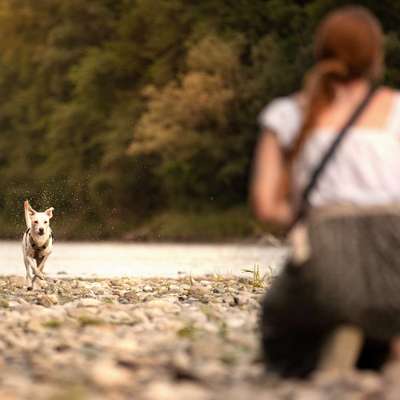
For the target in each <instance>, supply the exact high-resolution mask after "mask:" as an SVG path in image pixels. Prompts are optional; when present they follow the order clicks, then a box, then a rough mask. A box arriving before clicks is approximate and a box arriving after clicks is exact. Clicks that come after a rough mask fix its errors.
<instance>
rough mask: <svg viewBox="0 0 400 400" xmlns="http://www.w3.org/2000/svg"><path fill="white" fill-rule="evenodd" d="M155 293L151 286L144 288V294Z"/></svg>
mask: <svg viewBox="0 0 400 400" xmlns="http://www.w3.org/2000/svg"><path fill="white" fill-rule="evenodd" d="M152 291H153V288H152V287H151V286H149V285H146V286H145V287H144V288H143V292H152Z"/></svg>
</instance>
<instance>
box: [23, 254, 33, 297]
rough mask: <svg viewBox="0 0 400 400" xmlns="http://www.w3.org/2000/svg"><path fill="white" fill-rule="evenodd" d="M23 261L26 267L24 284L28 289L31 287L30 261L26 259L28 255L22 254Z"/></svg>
mask: <svg viewBox="0 0 400 400" xmlns="http://www.w3.org/2000/svg"><path fill="white" fill-rule="evenodd" d="M24 263H25V269H26V284H27V286H28V289H29V288H30V287H32V274H31V268H32V267H31V261H30V260H29V259H28V256H24Z"/></svg>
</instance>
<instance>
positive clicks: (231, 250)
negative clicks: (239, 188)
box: [0, 241, 287, 278]
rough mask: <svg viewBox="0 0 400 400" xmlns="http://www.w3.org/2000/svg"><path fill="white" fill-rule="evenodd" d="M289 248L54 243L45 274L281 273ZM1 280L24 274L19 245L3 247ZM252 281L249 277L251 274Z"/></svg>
mask: <svg viewBox="0 0 400 400" xmlns="http://www.w3.org/2000/svg"><path fill="white" fill-rule="evenodd" d="M286 253H287V251H286V249H284V248H277V247H266V246H261V245H242V244H218V245H214V244H158V243H157V244H152V243H146V244H132V243H110V242H106V243H68V242H64V243H63V242H56V243H55V246H54V249H53V254H52V255H51V256H50V258H49V260H48V263H47V265H46V268H45V272H46V273H47V275H49V276H53V277H56V276H58V277H61V276H66V277H86V278H88V277H121V276H129V277H155V276H160V277H176V276H179V275H182V274H183V275H185V274H186V275H187V274H191V275H193V276H196V275H203V274H210V273H211V274H213V273H216V274H234V275H242V276H246V273H245V272H243V269H252V268H254V266H256V265H257V266H258V267H259V269H260V271H261V272H268V271H269V270H270V268H271V269H272V271H273V272H277V271H278V270H279V267H280V266H281V265H282V263H283V262H284V260H285V257H286ZM0 259H1V264H0V275H24V274H25V267H24V263H23V258H22V250H21V244H20V243H18V242H7V241H3V242H0ZM247 276H248V274H247Z"/></svg>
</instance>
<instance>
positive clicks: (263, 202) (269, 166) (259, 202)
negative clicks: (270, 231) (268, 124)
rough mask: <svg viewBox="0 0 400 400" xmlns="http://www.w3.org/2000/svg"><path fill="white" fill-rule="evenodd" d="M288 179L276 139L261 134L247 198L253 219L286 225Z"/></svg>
mask: <svg viewBox="0 0 400 400" xmlns="http://www.w3.org/2000/svg"><path fill="white" fill-rule="evenodd" d="M288 197H289V178H288V168H287V165H286V163H285V157H284V154H283V151H282V148H281V146H280V145H279V143H278V140H277V138H276V137H275V135H274V134H273V133H271V132H268V131H267V132H265V133H264V134H263V135H262V136H261V139H260V142H259V144H258V146H257V151H256V157H255V161H254V170H253V179H252V184H251V198H252V203H253V208H254V211H255V213H256V215H257V217H258V218H259V219H260V220H262V221H264V222H274V223H279V224H282V225H288V224H290V222H291V220H292V207H291V205H290V202H289V198H288Z"/></svg>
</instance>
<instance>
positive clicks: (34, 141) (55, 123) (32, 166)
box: [0, 0, 400, 236]
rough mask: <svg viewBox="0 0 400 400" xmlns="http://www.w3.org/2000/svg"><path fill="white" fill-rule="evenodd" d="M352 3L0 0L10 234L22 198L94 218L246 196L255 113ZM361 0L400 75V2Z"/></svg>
mask: <svg viewBox="0 0 400 400" xmlns="http://www.w3.org/2000/svg"><path fill="white" fill-rule="evenodd" d="M347 3H350V2H349V1H345V0H329V1H326V0H309V1H306V0H302V1H301V0H234V1H233V0H223V1H220V2H215V1H214V0H202V1H200V2H190V4H189V3H188V2H187V1H184V0H135V1H129V0H93V1H90V2H82V1H80V0H58V1H56V2H55V1H51V0H41V1H35V0H0V99H1V105H2V106H1V107H0V129H1V135H0V180H1V182H2V187H3V190H2V191H1V193H0V220H1V221H2V222H4V223H3V224H2V225H4V226H6V227H7V228H6V231H7V235H11V234H12V232H14V230H13V227H14V226H15V227H17V224H16V222H15V221H17V220H19V219H20V217H21V215H20V214H21V213H19V212H18V211H15V212H10V210H19V209H20V208H21V205H22V200H23V199H24V198H25V197H29V198H30V199H31V200H32V203H33V204H34V205H35V206H36V207H37V208H43V207H45V206H48V205H50V203H51V205H53V206H54V207H56V209H57V210H60V211H59V214H58V215H60V212H62V213H63V215H62V216H63V217H65V218H67V217H68V218H69V220H72V219H73V220H76V221H86V222H87V223H88V226H89V225H90V226H95V223H94V221H96V224H97V229H102V228H101V227H102V226H109V225H112V224H116V225H119V226H122V225H123V224H124V223H125V221H126V220H129V221H133V222H134V223H135V222H136V223H137V224H139V225H141V224H145V223H146V221H151V218H152V217H153V216H154V214H157V215H160V214H162V213H166V214H168V213H172V214H174V213H200V214H201V213H202V212H211V213H214V214H215V213H218V212H221V210H224V209H230V208H234V207H238V206H239V207H242V206H243V204H245V203H246V198H247V194H246V192H247V181H248V174H249V170H250V160H251V157H252V150H253V147H254V144H255V141H256V138H257V125H256V119H257V114H258V113H259V111H260V109H261V108H262V107H263V106H264V104H266V103H267V102H268V101H269V100H271V99H272V98H273V97H275V96H278V95H283V94H287V93H290V92H292V91H294V90H297V89H298V88H299V86H300V84H301V79H302V76H303V74H304V71H305V70H306V69H307V68H308V67H309V66H310V64H311V63H312V51H311V47H312V46H311V35H312V32H313V30H314V28H315V26H316V24H317V23H318V21H319V20H320V19H321V17H322V16H323V15H325V13H326V12H327V11H329V10H331V9H332V8H333V7H335V6H337V5H343V4H347ZM351 3H354V1H352V2H351ZM356 3H360V4H363V5H365V6H367V7H369V8H370V9H372V10H373V11H374V12H375V13H376V14H377V15H378V16H379V18H380V19H381V20H382V21H383V23H384V27H385V32H386V46H387V66H388V68H387V72H386V77H385V78H386V82H387V83H390V84H393V85H399V84H400V58H399V54H400V28H399V26H400V24H399V23H400V17H399V15H400V13H399V12H397V11H400V10H398V6H397V5H395V4H393V2H389V1H388V0H382V1H380V2H375V1H372V0H365V1H356ZM76 226H77V227H79V222H77V223H76ZM185 228H186V230H188V229H189V230H190V227H189V228H188V227H185ZM126 229H128V228H126ZM18 230H19V227H18V229H17V228H16V229H15V231H18ZM0 233H1V232H0ZM4 233H5V231H4V230H3V234H4ZM94 236H95V235H94ZM99 236H104V235H100V234H99Z"/></svg>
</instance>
